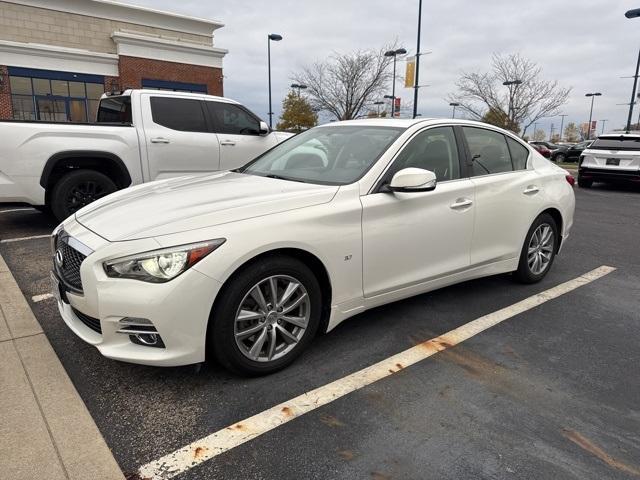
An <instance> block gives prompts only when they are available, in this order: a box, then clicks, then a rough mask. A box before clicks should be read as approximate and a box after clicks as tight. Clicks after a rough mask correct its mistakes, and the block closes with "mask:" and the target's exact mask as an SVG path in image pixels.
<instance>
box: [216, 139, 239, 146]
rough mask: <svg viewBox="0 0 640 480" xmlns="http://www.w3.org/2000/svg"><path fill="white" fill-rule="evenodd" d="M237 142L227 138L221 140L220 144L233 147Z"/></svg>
mask: <svg viewBox="0 0 640 480" xmlns="http://www.w3.org/2000/svg"><path fill="white" fill-rule="evenodd" d="M235 144H236V142H234V141H232V140H225V141H223V142H220V145H225V146H228V147H233V146H235Z"/></svg>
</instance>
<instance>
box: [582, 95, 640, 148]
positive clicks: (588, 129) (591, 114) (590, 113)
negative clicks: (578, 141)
mask: <svg viewBox="0 0 640 480" xmlns="http://www.w3.org/2000/svg"><path fill="white" fill-rule="evenodd" d="M601 95H602V94H601V93H600V92H595V93H586V94H585V97H591V110H590V111H589V124H588V125H587V140H591V119H592V118H593V100H594V99H595V97H599V96H601ZM632 101H633V100H632ZM632 108H633V107H632Z"/></svg>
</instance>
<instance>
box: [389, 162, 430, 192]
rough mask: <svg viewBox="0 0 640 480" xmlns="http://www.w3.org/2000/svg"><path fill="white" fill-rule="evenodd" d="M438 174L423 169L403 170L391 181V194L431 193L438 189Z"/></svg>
mask: <svg viewBox="0 0 640 480" xmlns="http://www.w3.org/2000/svg"><path fill="white" fill-rule="evenodd" d="M436 183H437V182H436V174H435V173H433V172H432V171H430V170H424V169H422V168H403V169H402V170H400V171H399V172H396V174H395V175H394V176H393V178H392V179H391V183H389V186H388V187H387V189H388V190H389V191H391V192H403V193H410V192H430V191H431V190H435V188H436Z"/></svg>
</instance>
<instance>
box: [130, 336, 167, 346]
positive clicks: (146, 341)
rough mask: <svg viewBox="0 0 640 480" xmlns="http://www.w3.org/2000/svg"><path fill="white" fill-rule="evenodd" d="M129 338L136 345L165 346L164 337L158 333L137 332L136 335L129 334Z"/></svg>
mask: <svg viewBox="0 0 640 480" xmlns="http://www.w3.org/2000/svg"><path fill="white" fill-rule="evenodd" d="M129 340H131V342H132V343H135V344H136V345H143V346H145V347H155V348H165V347H164V342H163V341H162V337H160V335H158V334H157V333H136V334H135V335H129Z"/></svg>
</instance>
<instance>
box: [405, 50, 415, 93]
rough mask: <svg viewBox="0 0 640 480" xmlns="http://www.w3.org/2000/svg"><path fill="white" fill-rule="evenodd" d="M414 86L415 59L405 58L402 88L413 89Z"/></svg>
mask: <svg viewBox="0 0 640 480" xmlns="http://www.w3.org/2000/svg"><path fill="white" fill-rule="evenodd" d="M415 84H416V57H407V68H406V70H405V74H404V86H405V87H406V88H413V87H414V86H415Z"/></svg>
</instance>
